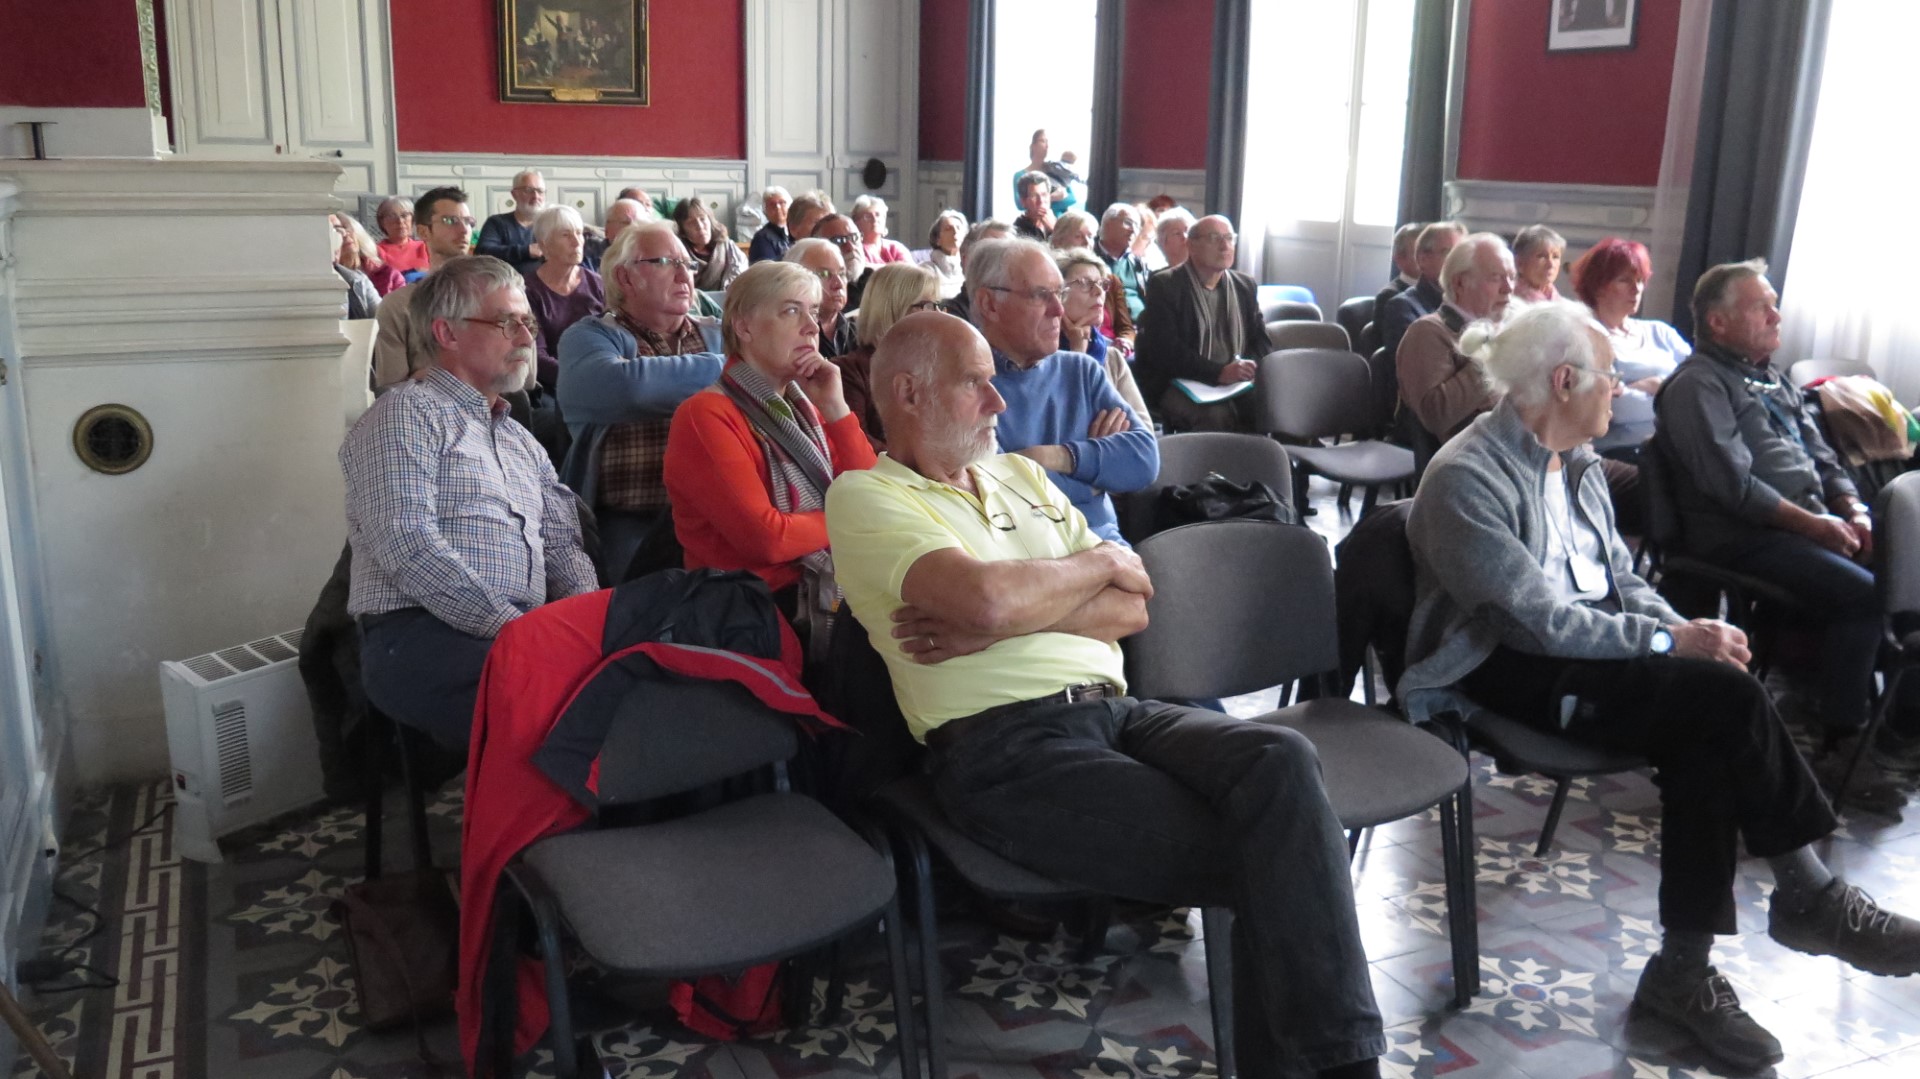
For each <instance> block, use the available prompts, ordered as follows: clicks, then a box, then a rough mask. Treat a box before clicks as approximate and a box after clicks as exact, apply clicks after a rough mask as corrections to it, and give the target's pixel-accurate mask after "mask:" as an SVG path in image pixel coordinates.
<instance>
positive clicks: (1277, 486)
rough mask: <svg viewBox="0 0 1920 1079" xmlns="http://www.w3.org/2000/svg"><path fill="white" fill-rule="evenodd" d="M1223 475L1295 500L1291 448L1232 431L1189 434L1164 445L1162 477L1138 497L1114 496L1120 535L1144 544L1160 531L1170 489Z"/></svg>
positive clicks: (1167, 439) (1167, 438) (1171, 438)
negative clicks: (1162, 499)
mask: <svg viewBox="0 0 1920 1079" xmlns="http://www.w3.org/2000/svg"><path fill="white" fill-rule="evenodd" d="M1213 472H1218V473H1220V474H1221V475H1222V476H1225V477H1226V478H1227V479H1230V480H1232V481H1234V482H1235V483H1251V482H1254V481H1258V482H1260V483H1264V484H1266V485H1267V486H1268V487H1271V488H1273V493H1274V494H1277V495H1279V496H1280V497H1281V498H1283V499H1286V500H1287V501H1288V502H1289V503H1291V502H1292V500H1293V463H1292V461H1290V460H1288V458H1287V450H1286V447H1284V446H1282V445H1280V443H1278V442H1275V441H1274V440H1273V439H1270V438H1262V437H1261V436H1259V435H1247V434H1237V433H1233V432H1228V431H1189V432H1187V433H1185V434H1178V435H1164V436H1162V437H1161V439H1160V474H1159V475H1158V476H1155V477H1154V480H1153V482H1152V483H1150V484H1148V485H1147V486H1145V487H1142V488H1141V489H1140V490H1138V491H1130V492H1128V493H1127V494H1124V495H1114V496H1113V501H1114V512H1115V513H1116V515H1118V516H1119V518H1120V534H1121V535H1123V536H1125V537H1126V538H1127V541H1128V542H1129V543H1139V542H1140V541H1141V540H1143V539H1146V538H1147V537H1148V536H1151V535H1153V534H1154V533H1155V532H1158V531H1160V530H1161V528H1162V526H1163V521H1162V518H1161V515H1160V494H1161V492H1163V491H1165V490H1166V489H1167V488H1169V487H1179V486H1182V485H1184V484H1189V483H1198V482H1199V481H1201V480H1203V479H1205V478H1207V475H1208V474H1209V473H1213Z"/></svg>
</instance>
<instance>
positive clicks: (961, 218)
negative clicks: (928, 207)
mask: <svg viewBox="0 0 1920 1079" xmlns="http://www.w3.org/2000/svg"><path fill="white" fill-rule="evenodd" d="M942 221H951V222H953V231H954V235H956V236H958V237H959V238H960V246H962V247H965V246H966V243H967V237H968V236H970V235H972V233H971V232H969V231H968V229H967V215H966V214H963V213H961V212H960V211H958V210H956V209H954V208H953V207H951V206H949V207H947V208H946V209H944V210H942V211H940V212H939V213H937V214H935V215H934V217H933V224H932V225H931V226H930V227H929V228H928V229H927V246H928V247H932V246H933V245H934V244H937V243H939V242H940V222H942ZM981 224H983V225H984V224H986V222H985V221H982V222H981ZM989 239H991V237H989Z"/></svg>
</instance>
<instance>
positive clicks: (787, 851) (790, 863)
mask: <svg viewBox="0 0 1920 1079" xmlns="http://www.w3.org/2000/svg"><path fill="white" fill-rule="evenodd" d="M798 751H799V736H798V734H797V732H796V729H795V727H794V725H793V723H792V722H791V721H790V720H789V719H788V718H787V717H785V716H783V715H781V714H780V713H778V712H775V711H773V710H772V709H769V708H767V707H766V706H765V705H763V704H761V703H760V701H759V700H758V699H757V698H755V697H754V696H753V695H752V694H751V693H750V692H748V691H747V690H746V689H745V688H744V687H742V686H738V685H734V684H732V683H723V682H661V683H658V684H653V685H649V686H647V687H646V688H645V690H644V691H641V692H636V693H634V694H633V695H632V696H630V697H628V698H627V700H626V701H625V702H624V703H622V704H621V706H620V709H619V711H618V713H617V714H616V715H615V718H614V721H613V725H612V728H611V730H610V732H609V734H608V737H607V741H606V744H605V746H604V747H603V749H602V751H601V756H600V772H599V775H600V783H599V785H600V790H599V792H598V797H599V803H600V807H601V809H602V810H603V811H604V810H609V809H614V808H617V807H640V806H645V805H646V804H648V803H652V802H655V801H656V800H657V799H661V798H664V797H667V796H669V795H674V794H680V793H682V792H687V791H694V790H698V789H701V788H709V787H710V786H711V785H713V784H717V783H719V782H720V781H722V780H733V779H736V778H737V777H743V776H749V775H758V776H760V777H762V778H764V777H765V776H766V775H767V774H768V773H769V772H771V773H772V775H773V782H772V784H771V786H772V787H773V789H772V790H764V791H762V792H761V793H754V794H749V795H747V796H746V797H742V798H739V799H737V800H734V801H728V802H724V803H722V804H720V805H719V806H717V807H714V808H710V809H704V810H700V811H697V812H694V813H691V814H688V815H685V816H680V817H675V818H672V819H668V820H664V821H661V822H658V823H648V824H639V825H633V826H630V827H607V828H601V829H598V830H583V831H574V832H568V833H566V834H563V835H557V836H552V837H549V838H547V839H542V840H540V841H539V842H538V843H535V844H533V845H532V846H530V847H528V848H527V849H526V850H525V851H524V852H522V853H521V855H520V856H519V857H518V858H516V859H515V860H514V861H513V863H512V864H510V865H509V866H508V867H507V870H506V874H505V880H503V881H502V883H501V886H500V891H499V895H498V896H497V898H496V904H497V908H496V909H497V912H498V915H497V916H498V917H499V919H500V924H499V925H498V926H497V927H496V934H495V938H494V939H495V940H496V942H497V943H496V944H495V947H502V946H508V945H506V944H505V942H508V941H512V940H515V939H517V928H518V918H519V917H520V914H521V912H522V911H523V910H525V911H530V912H531V914H532V916H533V921H534V928H535V929H536V931H537V934H538V940H539V943H540V954H541V956H542V958H543V959H544V961H545V964H544V965H545V969H546V992H547V1006H548V1008H549V1009H551V1013H552V1020H551V1028H550V1031H551V1039H550V1040H551V1042H552V1047H553V1052H554V1074H556V1075H558V1076H562V1077H564V1079H573V1077H574V1076H576V1075H579V1074H586V1075H592V1076H598V1075H599V1074H600V1071H599V1069H598V1068H597V1067H593V1068H587V1069H585V1070H582V1068H581V1063H582V1062H581V1060H580V1057H579V1051H578V1049H577V1047H576V1044H575V1041H574V1032H573V1021H572V1013H571V1011H570V1009H569V1007H568V1002H567V983H566V956H565V953H564V951H563V949H562V947H561V942H560V933H561V930H562V929H563V928H564V929H565V930H566V931H567V932H568V933H569V935H571V936H572V937H573V938H574V939H575V940H576V941H577V942H578V943H579V944H580V947H581V948H582V950H584V951H585V952H586V953H587V954H588V955H589V956H591V957H592V958H593V960H594V961H595V962H597V963H599V964H600V965H601V966H603V967H605V968H607V969H609V970H613V971H617V972H620V973H623V974H629V975H636V976H643V977H653V978H690V977H697V976H700V975H706V974H723V973H733V972H737V971H740V970H744V969H746V968H748V967H752V966H756V965H758V964H761V963H767V962H772V961H775V960H780V959H786V958H789V957H792V956H797V955H802V954H804V953H808V952H813V951H816V950H818V949H820V948H822V947H824V946H826V945H828V944H831V943H834V942H836V941H839V940H841V939H843V938H845V937H847V936H849V935H850V934H852V933H854V932H856V931H859V930H862V929H866V928H868V927H870V926H874V925H876V924H877V925H879V926H880V927H881V928H882V929H883V930H884V932H885V935H886V942H887V951H888V958H889V959H890V961H891V969H892V990H893V1000H894V1008H895V1010H896V1012H897V1013H898V1015H899V1016H900V1022H899V1030H900V1074H901V1075H902V1076H903V1077H907V1076H918V1075H919V1074H920V1059H919V1048H918V1045H917V1039H916V1033H915V1030H914V1024H913V1022H912V1021H911V1015H912V1003H911V983H910V981H909V979H908V976H907V969H906V948H905V945H904V943H903V942H902V938H901V920H900V905H899V901H898V896H897V895H896V892H895V886H894V869H893V859H892V856H891V854H890V853H889V850H888V847H887V844H886V842H885V839H884V837H882V836H880V835H879V834H878V833H877V832H876V833H874V834H871V835H869V836H867V837H864V838H863V837H862V836H860V835H858V834H856V833H855V832H853V831H852V830H851V829H849V828H848V827H847V825H845V824H843V823H842V822H841V821H840V819H839V818H838V817H836V816H834V815H833V814H832V813H830V812H828V810H827V809H826V808H825V807H824V806H822V805H821V804H820V803H819V802H816V801H814V800H813V799H811V798H808V797H805V796H803V795H800V794H796V793H793V792H791V791H789V790H787V789H786V784H785V781H784V765H785V762H786V761H788V760H789V759H790V758H792V757H793V756H794V755H795V754H796V753H798ZM468 901H469V902H474V901H478V900H477V899H476V898H475V897H468ZM469 976H472V975H469ZM510 981H511V980H510V979H509V982H510ZM505 992H508V993H510V992H512V989H511V988H510V987H509V988H506V989H505ZM503 1003H505V1002H501V1001H499V1000H498V994H496V999H495V1004H496V1008H498V1007H499V1006H500V1005H501V1004H503ZM836 1005H837V1001H836V1000H835V999H834V998H833V995H832V994H831V993H830V994H829V998H828V1007H829V1008H830V1009H831V1008H833V1007H835V1006H836ZM508 1011H509V1012H510V1009H508ZM508 1029H511V1028H510V1026H509V1027H508ZM497 1040H499V1041H504V1042H510V1041H511V1035H507V1036H505V1037H498V1038H497ZM496 1059H497V1058H496ZM501 1074H510V1072H502V1073H501Z"/></svg>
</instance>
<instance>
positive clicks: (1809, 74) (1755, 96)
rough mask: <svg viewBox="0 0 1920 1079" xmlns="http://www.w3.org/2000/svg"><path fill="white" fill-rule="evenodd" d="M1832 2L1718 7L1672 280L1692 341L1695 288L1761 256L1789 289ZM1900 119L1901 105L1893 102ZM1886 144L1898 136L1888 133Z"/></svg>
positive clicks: (1680, 318)
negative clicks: (1717, 272) (1712, 272)
mask: <svg viewBox="0 0 1920 1079" xmlns="http://www.w3.org/2000/svg"><path fill="white" fill-rule="evenodd" d="M1829 3H1830V0H1767V2H1766V3H1763V4H1754V3H1731V2H1727V0H1721V2H1718V3H1715V4H1714V5H1713V14H1712V15H1711V17H1710V22H1709V24H1708V30H1707V56H1706V64H1705V66H1704V70H1703V73H1702V75H1701V94H1700V100H1701V106H1700V137H1699V141H1698V143H1697V144H1696V146H1695V150H1694V158H1693V183H1692V185H1691V187H1690V188H1689V190H1688V193H1687V224H1686V232H1685V234H1684V236H1683V238H1682V240H1681V243H1680V263H1679V266H1678V267H1677V269H1676V270H1675V273H1674V281H1673V289H1674V304H1673V313H1674V319H1673V324H1674V326H1675V327H1676V328H1677V329H1679V331H1680V332H1681V333H1683V334H1686V335H1687V336H1688V337H1692V336H1693V313H1692V309H1691V301H1692V299H1693V283H1694V282H1695V281H1696V280H1698V279H1699V277H1700V275H1701V274H1702V273H1704V272H1705V271H1706V270H1707V268H1708V267H1710V266H1715V265H1718V264H1720V263H1723V262H1738V261H1740V260H1742V259H1749V258H1753V257H1755V256H1759V257H1761V258H1765V259H1766V260H1767V261H1768V263H1770V264H1771V266H1772V271H1771V273H1770V274H1769V276H1770V277H1771V278H1772V280H1773V284H1774V287H1775V288H1778V289H1781V290H1782V291H1785V281H1786V277H1787V257H1788V255H1789V254H1790V253H1791V252H1792V247H1793V223H1794V219H1795V218H1796V217H1797V216H1798V215H1799V213H1800V184H1801V181H1803V180H1804V179H1805V178H1806V174H1807V150H1808V147H1809V144H1810V143H1811V141H1812V138H1813V115H1814V109H1815V106H1816V105H1817V104H1818V103H1819V97H1820V68H1821V62H1822V58H1823V57H1824V55H1825V54H1826V47H1827V14H1828V10H1829V8H1828V5H1829ZM1887 106H1888V109H1889V110H1890V112H1895V113H1897V112H1898V111H1899V110H1900V108H1901V105H1900V103H1899V102H1888V103H1887ZM1889 137H1897V136H1892V135H1890V136H1889Z"/></svg>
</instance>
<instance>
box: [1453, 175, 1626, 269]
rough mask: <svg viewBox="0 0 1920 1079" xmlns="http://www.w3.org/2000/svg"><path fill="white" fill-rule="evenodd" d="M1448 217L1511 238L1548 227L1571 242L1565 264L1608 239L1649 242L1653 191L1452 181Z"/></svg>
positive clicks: (1490, 181) (1484, 181)
mask: <svg viewBox="0 0 1920 1079" xmlns="http://www.w3.org/2000/svg"><path fill="white" fill-rule="evenodd" d="M1446 205H1447V214H1448V216H1450V217H1453V218H1455V219H1457V220H1459V221H1462V222H1465V223H1466V225H1467V227H1469V228H1471V229H1473V230H1475V231H1477V232H1478V231H1484V232H1498V233H1500V234H1501V235H1503V236H1511V235H1513V234H1514V233H1516V232H1518V231H1520V230H1521V229H1523V228H1526V227H1527V226H1528V225H1546V226H1548V227H1550V228H1552V229H1553V230H1554V231H1555V232H1558V233H1559V234H1560V235H1562V236H1564V237H1566V239H1567V256H1566V261H1567V262H1568V263H1572V262H1573V260H1574V259H1575V258H1577V257H1578V256H1579V255H1580V254H1581V253H1582V252H1584V251H1585V250H1586V249H1587V248H1589V247H1592V246H1593V245H1594V244H1595V243H1597V242H1598V241H1600V240H1603V239H1605V238H1606V237H1608V236H1618V237H1621V238H1622V239H1627V240H1638V241H1640V242H1641V243H1650V242H1651V241H1652V239H1653V231H1652V226H1653V188H1651V187H1608V186H1603V185H1600V184H1528V183H1511V182H1506V181H1497V180H1450V181H1448V182H1447V186H1446Z"/></svg>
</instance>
